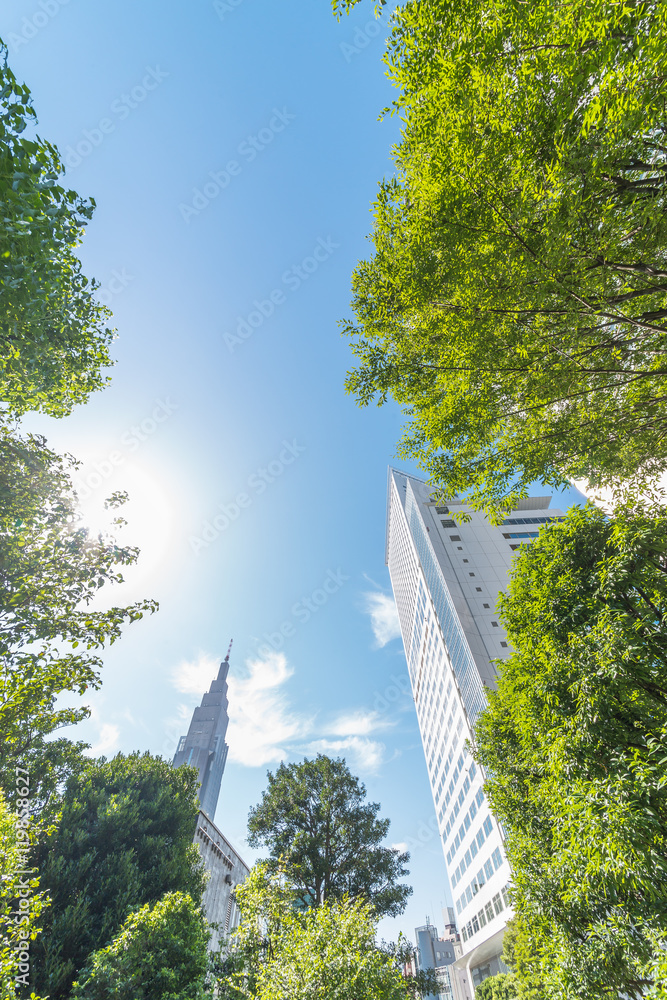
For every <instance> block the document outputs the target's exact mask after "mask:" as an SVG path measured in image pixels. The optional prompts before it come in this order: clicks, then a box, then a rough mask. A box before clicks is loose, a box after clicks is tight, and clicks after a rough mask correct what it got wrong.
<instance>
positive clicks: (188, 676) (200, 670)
mask: <svg viewBox="0 0 667 1000" xmlns="http://www.w3.org/2000/svg"><path fill="white" fill-rule="evenodd" d="M219 666H220V664H219V662H218V661H217V660H216V659H214V658H213V657H212V656H209V654H208V653H199V655H198V657H197V659H196V660H194V661H191V660H183V661H182V662H181V663H179V664H178V666H177V667H174V669H173V670H172V672H171V682H172V684H173V685H174V687H175V688H176V690H177V691H180V692H181V694H196V695H198V697H199V698H201V696H202V695H203V694H204V692H205V691H208V689H209V688H210V686H211V681H212V680H214V679H215V678H216V677H217V676H218V668H219Z"/></svg>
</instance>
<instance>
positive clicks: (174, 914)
mask: <svg viewBox="0 0 667 1000" xmlns="http://www.w3.org/2000/svg"><path fill="white" fill-rule="evenodd" d="M208 937H209V931H208V928H207V926H206V921H205V920H204V917H203V914H202V912H201V909H200V908H198V907H196V906H195V904H194V903H193V901H192V899H191V898H190V897H189V896H187V895H184V894H183V893H180V892H169V893H167V894H166V895H164V896H163V897H162V899H160V900H158V902H157V903H155V905H154V906H153V907H151V906H150V905H149V904H148V903H147V904H146V905H145V906H142V907H141V909H140V910H137V911H136V912H135V913H131V914H130V915H129V917H128V918H127V920H126V921H125V923H124V924H123V926H122V928H121V931H120V933H119V934H117V935H116V937H115V938H114V940H113V941H112V942H111V944H110V945H109V946H108V947H107V948H104V949H102V950H100V951H96V952H95V953H94V954H93V955H92V957H91V960H90V961H89V963H88V966H87V968H86V969H85V970H84V972H83V974H82V977H81V980H80V981H79V982H76V983H75V984H74V988H73V990H72V1000H77V998H78V1000H109V997H114V998H115V1000H200V998H203V997H204V996H205V984H204V977H205V973H206V969H207V964H208V963H207V953H206V945H207V942H208Z"/></svg>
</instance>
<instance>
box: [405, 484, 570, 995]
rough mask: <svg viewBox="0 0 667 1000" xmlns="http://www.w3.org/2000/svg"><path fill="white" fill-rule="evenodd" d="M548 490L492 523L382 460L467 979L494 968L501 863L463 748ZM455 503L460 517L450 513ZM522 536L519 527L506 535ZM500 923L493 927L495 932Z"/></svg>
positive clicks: (501, 912) (408, 649) (410, 655)
mask: <svg viewBox="0 0 667 1000" xmlns="http://www.w3.org/2000/svg"><path fill="white" fill-rule="evenodd" d="M549 500H550V498H549V497H538V498H531V499H530V500H526V501H522V503H521V510H518V511H517V512H516V513H515V514H512V515H509V516H508V518H506V521H509V522H513V521H526V520H528V521H529V522H532V523H529V524H527V525H526V524H514V523H509V524H503V525H500V526H494V525H492V524H490V523H489V522H488V521H487V520H486V519H485V518H484V516H483V515H481V514H479V513H477V512H475V511H472V510H470V509H469V508H467V507H466V506H465V505H464V504H463V503H462V502H461V501H458V500H457V501H450V502H448V503H447V504H446V505H440V504H435V503H434V502H433V501H432V499H431V495H430V491H429V489H428V487H427V485H426V484H425V483H424V482H422V481H421V480H418V479H414V478H411V477H408V476H404V475H402V474H401V473H399V472H397V471H395V470H390V473H389V495H388V512H387V516H388V519H387V564H388V566H389V572H390V576H391V580H392V587H393V590H394V597H395V600H396V606H397V609H398V615H399V620H400V624H401V632H402V635H403V643H404V647H405V653H406V658H407V661H408V670H409V674H410V681H411V684H412V692H413V696H414V700H415V707H416V711H417V718H418V720H419V728H420V731H421V736H422V742H423V746H424V754H425V757H426V763H427V767H428V772H429V778H430V782H431V789H432V792H433V800H434V804H435V810H436V814H437V817H438V825H439V830H440V835H441V838H442V843H443V851H444V854H445V860H446V864H447V871H448V874H449V878H450V883H451V887H452V896H453V899H454V904H455V908H456V913H457V920H458V922H459V927H460V930H461V938H462V957H461V959H459V961H458V962H457V963H456V964H457V966H462V967H464V968H467V969H468V972H469V973H470V975H471V976H472V974H473V971H474V970H475V969H476V968H477V969H478V972H477V974H475V978H479V975H482V974H483V972H484V970H485V969H486V968H487V966H488V965H489V963H490V964H491V967H493V968H495V967H497V959H498V955H499V953H500V950H501V948H502V932H503V931H504V928H505V925H506V921H507V919H508V916H509V915H510V913H509V908H508V894H507V886H508V883H509V881H510V869H509V865H508V863H507V859H506V857H505V851H504V846H503V834H502V830H501V829H500V826H499V825H498V823H497V822H496V820H495V818H494V817H493V815H492V814H491V812H490V810H489V806H488V803H487V801H486V797H485V795H484V791H483V784H484V774H483V772H482V771H481V769H480V768H478V767H477V765H476V764H475V763H474V762H473V760H472V759H471V757H470V756H469V755H468V752H467V749H466V741H472V727H473V726H474V723H475V720H476V718H477V716H478V714H479V712H480V711H481V710H482V709H483V708H484V707H485V705H486V703H487V697H486V690H487V689H488V688H493V687H494V686H495V676H496V669H495V667H494V665H493V663H492V662H491V661H492V660H493V659H503V658H504V657H506V656H507V655H509V652H510V649H509V646H508V643H507V636H506V634H505V630H504V629H503V627H502V625H501V623H500V621H499V619H498V615H497V612H496V604H497V600H498V594H499V592H500V591H501V590H503V589H504V588H505V587H506V585H507V579H508V572H509V569H510V566H511V561H512V556H513V554H514V550H515V549H516V548H517V547H518V546H519V545H520V544H522V543H524V542H528V541H530V537H531V536H533V537H534V536H535V535H536V534H537V531H538V530H539V526H540V522H542V523H544V522H546V521H547V520H551V519H553V518H554V517H558V516H560V511H552V510H549V511H548V513H547V510H546V509H547V508H548V505H549ZM454 512H465V513H467V515H468V516H469V521H468V522H466V523H457V522H456V521H455V520H454V518H453V517H452V514H453V513H454ZM512 536H522V537H512ZM499 932H500V934H499Z"/></svg>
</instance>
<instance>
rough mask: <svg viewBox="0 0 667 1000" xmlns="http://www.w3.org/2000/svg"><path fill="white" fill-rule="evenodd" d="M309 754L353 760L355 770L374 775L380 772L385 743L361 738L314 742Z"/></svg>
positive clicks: (309, 748) (310, 744)
mask: <svg viewBox="0 0 667 1000" xmlns="http://www.w3.org/2000/svg"><path fill="white" fill-rule="evenodd" d="M307 749H308V753H324V754H327V756H335V757H345V758H348V759H349V758H350V757H351V758H352V764H353V768H359V770H360V771H370V772H372V773H374V772H376V771H377V770H379V767H380V765H381V764H382V762H383V760H384V751H385V746H384V743H378V742H376V741H375V740H369V739H367V738H365V737H361V736H348V738H347V739H344V740H313V741H312V742H311V743H309V744H308V748H307Z"/></svg>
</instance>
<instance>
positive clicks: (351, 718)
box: [326, 709, 394, 736]
mask: <svg viewBox="0 0 667 1000" xmlns="http://www.w3.org/2000/svg"><path fill="white" fill-rule="evenodd" d="M393 724H394V723H393V722H392V721H391V720H389V719H386V718H383V717H382V716H381V715H380V713H379V712H372V711H364V710H363V709H357V710H355V711H351V712H344V713H343V714H342V715H339V716H338V718H337V719H335V720H334V721H333V722H332V723H331V724H330V725H328V726H327V727H326V730H327V733H330V734H331V735H332V736H368V734H369V733H374V732H376V730H378V729H388V728H389V727H390V726H392V725H393Z"/></svg>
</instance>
